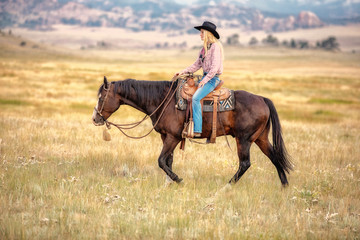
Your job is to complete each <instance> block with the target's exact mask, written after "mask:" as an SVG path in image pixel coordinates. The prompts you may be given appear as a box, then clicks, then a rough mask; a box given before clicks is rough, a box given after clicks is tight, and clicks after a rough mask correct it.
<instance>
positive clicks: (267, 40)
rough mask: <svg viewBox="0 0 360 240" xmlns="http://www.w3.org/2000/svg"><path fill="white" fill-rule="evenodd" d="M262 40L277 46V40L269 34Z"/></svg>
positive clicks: (266, 43)
mask: <svg viewBox="0 0 360 240" xmlns="http://www.w3.org/2000/svg"><path fill="white" fill-rule="evenodd" d="M262 42H263V44H265V45H270V46H279V40H278V39H277V38H276V37H274V36H273V35H271V34H269V35H268V36H267V38H264V39H263V40H262Z"/></svg>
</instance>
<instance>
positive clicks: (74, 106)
mask: <svg viewBox="0 0 360 240" xmlns="http://www.w3.org/2000/svg"><path fill="white" fill-rule="evenodd" d="M70 108H71V109H74V110H77V111H86V112H88V111H92V110H93V108H94V106H90V105H87V104H85V103H72V104H71V105H70Z"/></svg>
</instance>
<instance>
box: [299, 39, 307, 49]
mask: <svg viewBox="0 0 360 240" xmlns="http://www.w3.org/2000/svg"><path fill="white" fill-rule="evenodd" d="M299 48H300V49H306V48H309V42H308V41H305V40H301V41H299Z"/></svg>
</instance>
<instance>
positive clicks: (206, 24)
mask: <svg viewBox="0 0 360 240" xmlns="http://www.w3.org/2000/svg"><path fill="white" fill-rule="evenodd" d="M194 28H195V29H197V30H199V31H200V30H201V29H205V30H207V31H209V32H211V33H212V34H213V35H214V36H215V37H216V38H217V39H219V38H220V36H219V34H218V33H217V32H216V25H215V24H213V23H212V22H208V21H205V22H204V23H203V24H202V25H201V26H196V27H194Z"/></svg>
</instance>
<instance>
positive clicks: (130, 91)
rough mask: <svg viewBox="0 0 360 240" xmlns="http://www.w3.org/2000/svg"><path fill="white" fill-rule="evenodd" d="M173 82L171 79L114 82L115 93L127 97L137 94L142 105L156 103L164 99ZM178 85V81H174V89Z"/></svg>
mask: <svg viewBox="0 0 360 240" xmlns="http://www.w3.org/2000/svg"><path fill="white" fill-rule="evenodd" d="M171 83H172V82H171V81H140V80H135V79H126V80H123V81H117V82H113V84H114V92H115V93H120V94H121V96H122V97H124V98H126V99H128V98H131V97H133V96H134V94H135V96H136V97H137V100H138V104H139V105H140V106H145V105H149V104H154V103H156V102H157V100H159V101H161V100H163V98H164V97H165V95H166V93H167V91H168V89H169V88H170V86H171ZM176 86H177V82H175V83H174V85H173V87H172V88H173V90H174V89H175V88H176Z"/></svg>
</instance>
